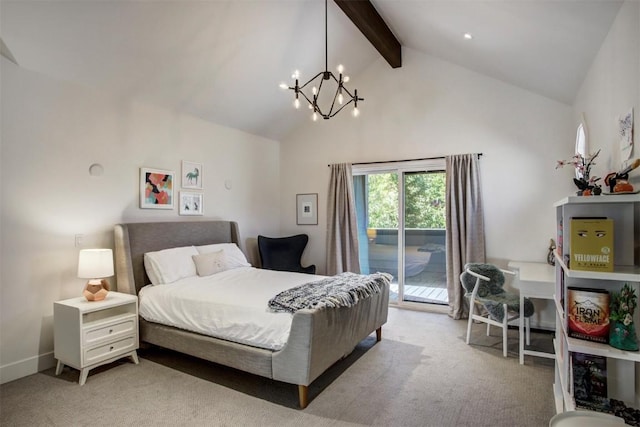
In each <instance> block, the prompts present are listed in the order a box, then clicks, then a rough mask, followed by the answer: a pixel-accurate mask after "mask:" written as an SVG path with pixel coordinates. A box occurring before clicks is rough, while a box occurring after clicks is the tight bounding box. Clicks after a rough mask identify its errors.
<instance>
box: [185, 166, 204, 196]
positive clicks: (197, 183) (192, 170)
mask: <svg viewBox="0 0 640 427" xmlns="http://www.w3.org/2000/svg"><path fill="white" fill-rule="evenodd" d="M182 188H197V189H199V190H201V189H202V163H195V162H189V161H186V160H183V161H182Z"/></svg>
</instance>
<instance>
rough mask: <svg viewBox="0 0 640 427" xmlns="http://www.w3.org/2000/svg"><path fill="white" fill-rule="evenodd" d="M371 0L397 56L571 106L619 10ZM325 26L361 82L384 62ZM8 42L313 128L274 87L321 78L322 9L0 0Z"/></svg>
mask: <svg viewBox="0 0 640 427" xmlns="http://www.w3.org/2000/svg"><path fill="white" fill-rule="evenodd" d="M371 2H372V3H373V5H374V6H375V8H376V9H377V11H378V12H379V14H380V15H381V16H382V18H383V19H384V20H385V21H386V23H387V25H388V26H389V27H390V29H391V30H392V31H393V33H394V34H395V36H396V38H397V39H398V40H399V41H400V43H401V44H402V46H404V47H408V48H411V49H414V50H416V51H419V52H423V53H425V54H429V55H433V56H436V57H439V58H442V59H444V60H447V61H449V62H452V63H455V64H458V65H461V66H464V67H467V68H469V69H472V70H474V71H477V72H479V73H482V74H485V75H487V76H490V77H493V78H496V79H499V80H502V81H504V82H507V83H510V84H513V85H515V86H518V87H521V88H524V89H527V90H530V91H532V92H535V93H538V94H540V95H543V96H546V97H549V98H552V99H555V100H558V101H560V102H563V103H566V104H571V103H572V102H573V99H574V97H575V95H576V92H577V90H578V89H579V86H580V84H581V83H582V81H583V79H584V76H585V73H586V71H587V69H588V68H589V66H590V64H591V62H592V61H593V58H594V57H595V55H596V54H597V52H598V49H599V48H600V46H601V44H602V41H603V39H604V37H605V36H606V34H607V32H608V31H609V28H610V27H611V24H612V22H613V20H614V19H615V16H616V14H617V12H618V10H619V8H620V6H621V3H622V2H621V1H618V0H506V1H502V0H371ZM328 28H329V41H328V49H329V66H330V67H332V66H333V65H336V64H337V63H338V61H339V62H341V63H342V64H344V66H345V67H346V71H347V73H348V74H350V75H351V77H352V82H354V84H355V81H356V79H357V76H358V74H359V73H361V72H362V71H363V70H365V69H366V68H367V67H368V66H370V65H371V64H372V63H373V62H374V61H377V60H379V58H380V55H379V53H378V52H377V51H376V50H375V48H373V46H372V45H371V44H370V43H369V42H368V41H367V39H366V38H365V37H364V36H363V35H362V34H361V33H360V31H359V30H358V29H357V28H356V27H355V25H354V24H353V23H352V22H351V21H350V20H349V18H347V16H345V14H344V13H343V12H342V11H341V10H340V8H339V7H338V6H337V5H336V4H335V3H334V2H333V1H331V0H330V1H329V4H328ZM466 32H468V33H470V34H472V35H473V39H471V40H466V39H464V38H463V34H464V33H466ZM0 38H1V39H2V41H3V42H4V44H5V45H6V47H7V48H8V50H9V51H10V52H11V54H12V55H13V57H14V58H15V61H16V62H17V63H18V64H19V65H20V66H21V67H24V68H26V69H29V70H33V71H36V72H39V73H42V74H46V75H48V76H51V77H54V78H57V79H63V80H69V81H73V82H76V83H80V84H84V85H88V86H95V87H99V88H102V89H104V90H107V91H109V92H111V93H113V94H114V95H121V96H125V97H134V98H136V99H140V100H143V101H146V102H151V103H155V104H158V105H161V106H164V107H167V108H170V109H175V110H176V111H179V112H184V113H188V114H192V115H195V116H197V117H201V118H203V119H205V120H208V121H211V122H214V123H219V124H222V125H225V126H230V127H234V128H237V129H241V130H244V131H247V132H250V133H253V134H256V135H261V136H265V137H268V138H273V139H276V140H280V139H282V138H284V137H286V135H287V134H288V132H289V131H290V130H291V129H292V128H293V127H294V126H296V125H297V124H299V123H300V121H305V120H308V116H307V115H304V114H296V112H293V111H291V108H292V107H291V101H292V96H291V93H283V92H282V90H281V89H279V88H278V84H279V83H280V82H283V81H284V82H287V83H289V82H290V79H289V78H290V76H291V72H292V71H293V70H294V69H299V70H300V71H301V73H302V75H303V77H302V78H303V79H305V78H308V77H311V75H312V74H315V73H317V72H319V71H322V70H323V69H324V2H323V1H322V0H210V1H207V0H204V1H192V0H173V1H159V0H158V1H147V2H141V1H122V0H119V1H117V0H108V1H94V0H70V1H64V0H60V1H50V2H45V1H29V0H15V1H10V0H2V1H1V2H0ZM3 51H4V52H5V56H7V55H6V50H5V49H4V47H3ZM363 95H364V94H363Z"/></svg>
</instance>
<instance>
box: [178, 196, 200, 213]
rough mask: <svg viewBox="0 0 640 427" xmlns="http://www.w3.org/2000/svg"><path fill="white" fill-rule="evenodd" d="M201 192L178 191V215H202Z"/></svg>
mask: <svg viewBox="0 0 640 427" xmlns="http://www.w3.org/2000/svg"><path fill="white" fill-rule="evenodd" d="M203 202H204V200H203V195H202V193H192V192H189V191H181V192H180V210H179V212H178V213H179V214H180V215H202V213H203Z"/></svg>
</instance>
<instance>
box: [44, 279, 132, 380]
mask: <svg viewBox="0 0 640 427" xmlns="http://www.w3.org/2000/svg"><path fill="white" fill-rule="evenodd" d="M53 324H54V348H55V351H54V353H55V358H56V359H58V365H57V367H56V375H60V373H61V372H62V368H64V365H67V366H71V367H72V368H75V369H78V370H80V380H79V383H80V385H83V384H84V383H85V382H86V380H87V375H88V374H89V370H91V369H93V368H96V367H98V366H100V365H104V364H107V363H111V362H113V361H115V360H117V359H120V358H121V357H126V356H130V357H131V359H132V360H133V362H134V363H135V364H138V354H137V353H136V350H137V349H138V347H139V342H138V298H137V297H136V296H135V295H129V294H123V293H119V292H109V294H108V295H107V297H106V298H105V299H104V300H102V301H87V300H86V299H85V298H84V297H79V298H71V299H68V300H64V301H58V302H55V303H54V304H53Z"/></svg>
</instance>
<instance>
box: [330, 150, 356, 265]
mask: <svg viewBox="0 0 640 427" xmlns="http://www.w3.org/2000/svg"><path fill="white" fill-rule="evenodd" d="M326 261H327V271H326V274H327V275H330V276H332V275H334V274H339V273H342V272H345V271H351V272H353V273H360V262H359V260H358V227H357V221H356V205H355V199H354V195H353V178H352V175H351V164H350V163H340V164H333V165H331V178H330V180H329V196H328V200H327V259H326Z"/></svg>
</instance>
